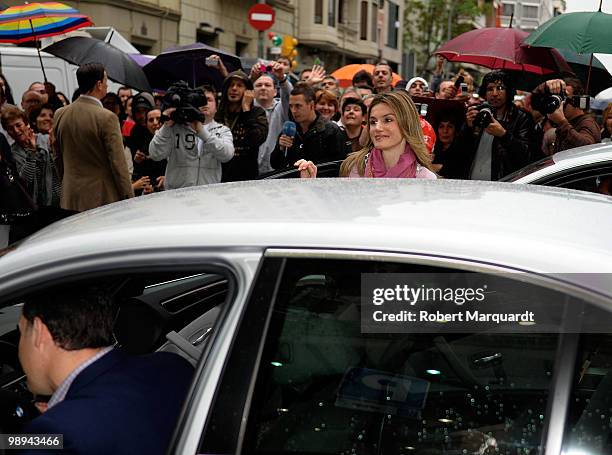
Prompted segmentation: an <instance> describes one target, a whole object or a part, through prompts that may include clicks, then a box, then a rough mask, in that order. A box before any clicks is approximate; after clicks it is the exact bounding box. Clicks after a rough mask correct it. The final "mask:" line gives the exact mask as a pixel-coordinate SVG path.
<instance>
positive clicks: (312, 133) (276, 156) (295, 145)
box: [270, 83, 350, 169]
mask: <svg viewBox="0 0 612 455" xmlns="http://www.w3.org/2000/svg"><path fill="white" fill-rule="evenodd" d="M289 111H290V113H291V117H292V119H293V120H294V121H295V123H296V124H297V125H296V126H297V134H296V135H295V136H294V137H290V136H286V135H284V134H281V135H280V136H279V138H278V142H277V144H276V148H275V149H274V151H273V152H272V154H271V155H270V164H271V165H272V167H273V168H274V169H282V168H284V167H287V166H293V164H294V163H295V162H296V161H298V160H300V159H305V160H308V161H312V162H313V163H315V164H316V163H325V162H327V161H334V160H342V159H344V158H346V155H347V153H348V152H350V148H349V146H347V145H346V141H347V138H346V135H345V134H344V133H343V132H342V130H341V129H340V128H339V127H338V125H336V124H335V123H333V122H329V121H327V120H325V119H324V118H323V117H321V116H320V115H319V114H318V113H317V111H316V110H315V103H314V91H313V90H312V88H311V87H310V86H309V85H307V84H305V83H298V84H296V86H295V88H294V89H293V90H292V91H291V95H290V96H289Z"/></svg>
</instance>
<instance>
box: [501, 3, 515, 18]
mask: <svg viewBox="0 0 612 455" xmlns="http://www.w3.org/2000/svg"><path fill="white" fill-rule="evenodd" d="M513 14H514V3H502V16H512V15H513Z"/></svg>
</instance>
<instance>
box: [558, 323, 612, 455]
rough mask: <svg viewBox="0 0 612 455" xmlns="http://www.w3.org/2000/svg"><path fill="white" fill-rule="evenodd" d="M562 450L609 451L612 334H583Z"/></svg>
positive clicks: (611, 447)
mask: <svg viewBox="0 0 612 455" xmlns="http://www.w3.org/2000/svg"><path fill="white" fill-rule="evenodd" d="M565 430H566V431H565V441H564V453H567V454H573V453H575V454H598V453H611V452H612V335H610V334H588V335H584V336H583V337H582V340H581V343H580V347H579V352H578V357H577V362H576V370H575V374H574V383H573V386H572V391H571V397H570V405H569V410H568V419H567V424H566V429H565Z"/></svg>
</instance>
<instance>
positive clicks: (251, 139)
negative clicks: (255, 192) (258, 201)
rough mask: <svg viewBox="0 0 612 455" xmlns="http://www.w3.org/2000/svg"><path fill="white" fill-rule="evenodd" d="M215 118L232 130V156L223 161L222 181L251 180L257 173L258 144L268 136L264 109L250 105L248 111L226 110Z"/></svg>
mask: <svg viewBox="0 0 612 455" xmlns="http://www.w3.org/2000/svg"><path fill="white" fill-rule="evenodd" d="M215 120H216V121H218V122H219V123H223V124H224V125H225V126H227V127H228V128H230V129H231V130H232V136H233V138H234V157H233V158H232V159H231V160H229V161H228V162H227V163H223V164H222V166H223V174H222V177H221V181H222V182H236V181H239V180H253V179H256V178H257V176H258V175H259V164H258V163H257V157H258V156H259V146H260V145H261V144H263V143H264V142H265V141H266V138H267V137H268V118H267V117H266V111H264V110H263V109H262V108H260V107H257V106H251V110H250V111H246V112H245V111H240V112H227V113H225V114H224V115H222V116H219V115H217V117H215Z"/></svg>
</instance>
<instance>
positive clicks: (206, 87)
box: [198, 84, 217, 98]
mask: <svg viewBox="0 0 612 455" xmlns="http://www.w3.org/2000/svg"><path fill="white" fill-rule="evenodd" d="M198 88H199V89H200V90H202V93H204V94H206V93H207V92H208V93H212V94H213V95H215V98H216V97H217V90H216V89H215V88H214V87H213V86H212V85H210V84H204V85H200V86H199V87H198Z"/></svg>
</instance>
